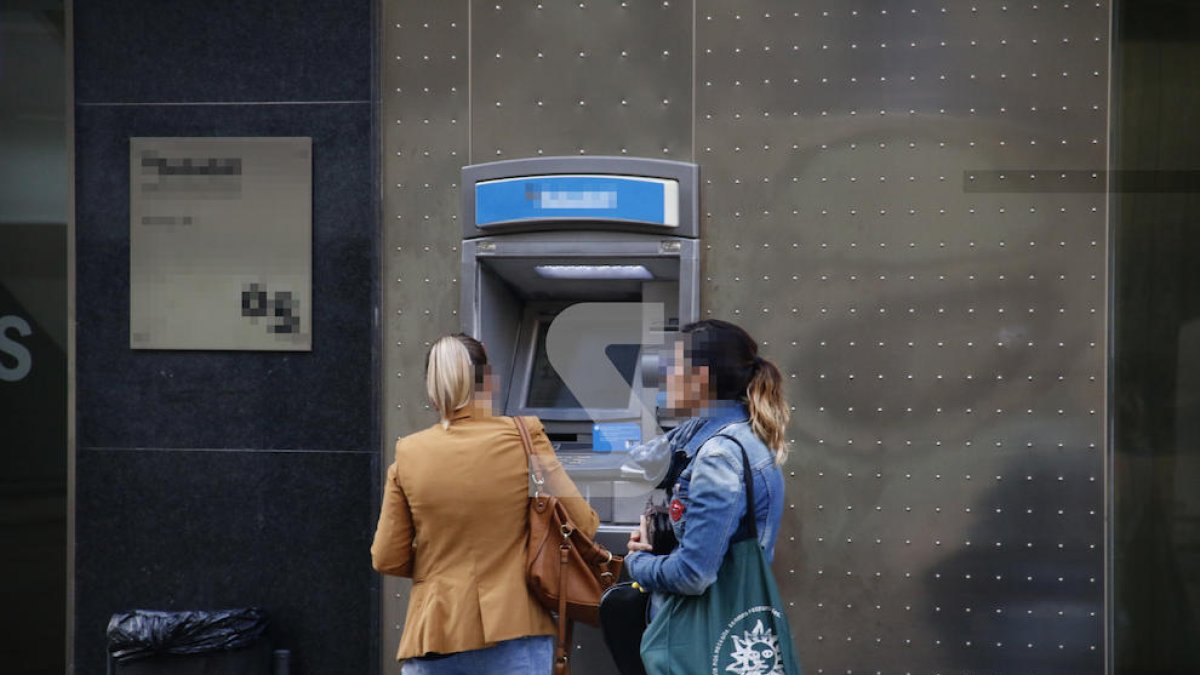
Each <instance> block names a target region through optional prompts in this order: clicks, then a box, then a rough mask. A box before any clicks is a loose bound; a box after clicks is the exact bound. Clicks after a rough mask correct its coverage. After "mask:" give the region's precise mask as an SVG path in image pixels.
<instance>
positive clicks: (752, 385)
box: [625, 320, 789, 604]
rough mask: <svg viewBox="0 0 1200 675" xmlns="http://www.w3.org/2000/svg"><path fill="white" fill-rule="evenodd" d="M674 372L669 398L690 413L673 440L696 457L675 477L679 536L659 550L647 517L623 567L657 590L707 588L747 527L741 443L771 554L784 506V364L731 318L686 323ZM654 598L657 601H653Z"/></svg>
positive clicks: (763, 540)
mask: <svg viewBox="0 0 1200 675" xmlns="http://www.w3.org/2000/svg"><path fill="white" fill-rule="evenodd" d="M682 333H683V334H684V339H683V340H682V341H680V342H678V343H677V344H676V345H675V355H674V359H673V361H672V363H671V364H670V367H669V370H668V373H667V404H668V407H670V408H671V409H673V411H674V412H676V413H677V414H681V415H691V416H693V419H691V420H689V421H688V422H686V423H684V424H683V425H680V427H678V428H677V429H676V430H675V431H673V432H672V434H671V435H670V441H671V443H670V445H671V446H672V447H673V448H675V449H677V450H682V451H683V452H684V453H686V455H687V456H688V457H689V458H690V462H689V463H688V464H687V468H685V469H684V470H683V471H682V473H681V474H680V475H679V478H678V479H677V481H676V482H675V483H674V485H673V486H668V490H669V493H668V497H669V498H670V515H671V521H672V527H673V529H674V533H675V537H676V539H677V540H678V541H679V545H678V546H677V547H676V548H675V550H673V551H672V552H671V553H669V554H668V555H653V554H652V553H650V550H651V547H650V544H649V543H648V542H647V537H646V524H645V519H644V518H643V522H642V526H641V527H640V528H639V529H638V530H637V531H634V532H632V533H631V534H630V537H629V543H628V548H629V552H630V554H629V556H627V557H626V558H625V569H626V570H628V573H629V576H630V577H631V578H632V579H633V580H634V581H635V582H637V584H638V585H639V586H641V587H642V588H645V589H647V590H649V591H653V592H655V595H656V596H658V595H659V594H662V593H673V594H681V595H700V594H702V593H704V591H705V589H707V588H708V587H709V586H710V585H711V584H712V583H713V582H714V581H716V578H717V571H718V570H719V569H720V567H721V562H722V560H723V559H724V558H725V553H726V552H727V551H728V549H729V544H730V543H731V542H734V541H738V540H739V539H744V538H746V537H747V536H749V532H748V531H747V532H743V531H742V528H741V527H740V523H741V521H742V516H743V515H744V514H745V509H746V502H745V496H744V493H745V488H744V486H743V482H742V471H743V470H742V449H743V448H744V449H745V451H746V454H747V456H748V457H749V460H750V470H751V471H752V472H753V479H754V498H755V504H754V515H755V519H756V521H757V524H758V543H759V545H760V546H761V547H762V549H763V551H764V553H765V554H766V557H767V560H768V561H770V560H772V559H773V557H774V553H775V539H776V537H777V536H778V535H779V522H780V520H781V518H782V515H783V472H782V471H781V470H780V468H779V467H780V465H781V464H782V463H783V461H784V459H785V458H786V457H787V447H786V442H785V441H784V428H785V427H786V425H787V421H788V416H789V415H788V407H787V404H786V403H785V401H784V399H783V386H782V385H783V382H782V377H781V375H780V373H779V369H778V368H776V367H775V365H774V364H772V363H771V362H769V361H767V360H765V359H763V358H762V357H761V356H759V355H758V346H757V344H756V343H755V342H754V340H753V338H751V337H750V335H749V334H747V333H746V331H744V330H742V329H741V328H739V327H738V326H735V325H733V324H731V323H728V322H725V321H717V320H706V321H700V322H698V323H694V324H690V325H688V326H685V327H684V328H683V330H682ZM654 604H657V603H654Z"/></svg>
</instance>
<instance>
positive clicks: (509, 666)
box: [400, 635, 554, 675]
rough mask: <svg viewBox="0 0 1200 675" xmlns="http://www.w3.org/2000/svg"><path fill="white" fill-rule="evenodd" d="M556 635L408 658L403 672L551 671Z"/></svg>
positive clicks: (496, 674) (516, 674)
mask: <svg viewBox="0 0 1200 675" xmlns="http://www.w3.org/2000/svg"><path fill="white" fill-rule="evenodd" d="M553 662H554V638H553V637H551V636H549V635H534V636H530V637H523V638H517V639H515V640H505V641H504V642H497V643H496V644H494V645H492V646H491V647H484V648H483V649H472V650H470V651H465V652H457V653H455V654H447V655H446V656H440V657H437V658H432V659H422V658H418V659H408V660H407V661H405V662H404V665H403V666H401V668H400V673H401V675H482V674H483V673H487V675H549V673H550V668H551V667H552V666H553V665H554V663H553Z"/></svg>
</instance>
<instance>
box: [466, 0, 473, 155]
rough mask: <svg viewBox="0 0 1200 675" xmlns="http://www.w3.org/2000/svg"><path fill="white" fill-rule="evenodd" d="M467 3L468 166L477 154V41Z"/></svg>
mask: <svg viewBox="0 0 1200 675" xmlns="http://www.w3.org/2000/svg"><path fill="white" fill-rule="evenodd" d="M465 1H466V3H467V164H474V163H475V154H474V152H473V146H472V145H471V143H472V141H473V140H474V139H473V138H472V133H471V132H472V127H473V126H475V118H474V117H473V116H472V112H474V111H473V109H472V107H471V106H472V103H473V101H472V96H474V93H473V89H474V88H473V87H472V86H471V74H472V71H473V70H474V69H475V59H474V57H475V55H474V53H473V51H472V50H473V49H474V46H475V45H474V43H475V40H474V39H472V37H471V33H472V31H473V30H474V24H473V22H472V18H473V17H472V15H471V0H465Z"/></svg>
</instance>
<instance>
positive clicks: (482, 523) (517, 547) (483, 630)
mask: <svg viewBox="0 0 1200 675" xmlns="http://www.w3.org/2000/svg"><path fill="white" fill-rule="evenodd" d="M425 378H426V388H427V391H428V394H429V399H430V401H432V403H433V405H434V407H435V408H436V409H437V411H438V414H439V416H440V420H439V421H438V422H437V423H436V424H434V425H433V426H431V427H429V428H428V429H425V430H423V431H419V432H417V433H414V434H411V435H409V436H405V437H404V438H401V439H400V440H398V441H397V442H396V461H395V462H394V463H393V464H392V465H391V467H390V468H389V469H388V473H387V480H386V483H385V485H384V494H383V507H382V510H381V513H380V515H379V525H378V528H377V529H376V531H375V542H374V544H373V545H372V546H371V558H372V563H373V565H374V567H375V569H376V570H378V571H380V572H382V573H384V574H391V575H395V576H402V577H411V578H412V580H413V587H412V594H411V595H410V596H409V601H408V617H407V619H406V620H405V624H404V635H403V636H402V637H401V639H400V650H399V653H398V654H397V658H398V659H400V660H402V661H404V664H403V666H402V668H401V672H402V673H403V674H404V675H442V674H448V673H464V674H465V673H489V674H490V675H527V674H536V675H545V674H546V673H549V672H550V669H551V667H552V661H553V654H554V641H553V640H554V638H553V637H552V636H553V635H554V633H555V624H554V622H553V621H552V620H551V617H550V614H549V613H548V612H547V611H546V610H545V609H544V608H543V607H542V606H541V604H539V603H538V601H537V599H536V598H535V597H534V596H533V595H532V594H530V592H529V590H528V588H527V587H526V585H525V569H524V563H525V538H526V532H527V527H528V522H527V521H528V519H527V508H528V498H529V489H528V488H529V480H528V471H527V462H526V458H525V451H524V449H523V446H522V445H521V437H520V435H519V433H518V431H517V428H516V426H515V424H514V422H513V420H512V418H509V417H500V416H496V415H493V414H492V393H493V391H494V388H495V385H494V382H493V379H492V376H491V373H490V371H489V369H488V367H487V353H486V351H485V350H484V348H483V345H482V344H480V343H479V342H478V341H477V340H475V339H474V338H471V337H469V336H466V335H451V336H447V337H443V338H441V339H440V340H438V341H437V342H436V343H434V345H433V347H432V348H431V349H430V351H429V355H428V359H427V365H426V371H425ZM528 426H529V427H530V428H529V431H530V434H531V435H532V437H533V443H534V450H535V451H536V452H538V453H539V455H540V459H541V462H542V467H543V470H544V473H545V478H546V486H545V487H544V488H543V490H546V489H547V488H548V490H549V491H550V492H552V493H553V494H555V495H556V496H558V497H559V498H560V499H561V500H562V501H563V503H564V504H565V505H566V507H567V509H568V511H569V512H570V515H571V518H572V519H573V520H574V521H575V523H576V525H577V526H578V527H579V529H580V530H582V531H584V532H586V533H587V534H588V536H592V535H594V534H595V532H596V528H597V526H598V525H599V519H598V518H597V516H596V513H595V511H593V510H592V509H591V507H589V506H588V504H587V502H586V501H584V499H583V498H582V497H580V496H579V491H578V490H577V489H576V488H575V485H574V484H573V483H571V480H570V478H569V477H568V476H567V475H566V472H565V471H564V470H563V468H562V466H561V465H560V464H559V462H558V460H557V459H556V458H555V456H554V450H553V448H552V447H551V446H550V441H549V439H547V437H546V434H545V431H544V430H543V429H542V425H541V424H540V423H533V424H530V425H528Z"/></svg>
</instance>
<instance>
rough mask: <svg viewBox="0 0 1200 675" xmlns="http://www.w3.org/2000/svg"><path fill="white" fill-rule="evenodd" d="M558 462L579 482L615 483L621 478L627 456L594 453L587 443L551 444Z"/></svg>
mask: <svg viewBox="0 0 1200 675" xmlns="http://www.w3.org/2000/svg"><path fill="white" fill-rule="evenodd" d="M551 445H552V446H553V447H554V452H555V454H557V455H558V461H559V462H561V463H562V465H563V468H565V469H566V470H567V473H568V474H570V476H571V479H572V480H574V481H576V482H578V481H605V480H607V481H613V480H620V478H621V465H622V464H624V463H625V454H624V453H617V452H593V451H592V448H591V446H590V445H589V444H587V443H572V442H566V441H561V442H557V443H552V444H551Z"/></svg>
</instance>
